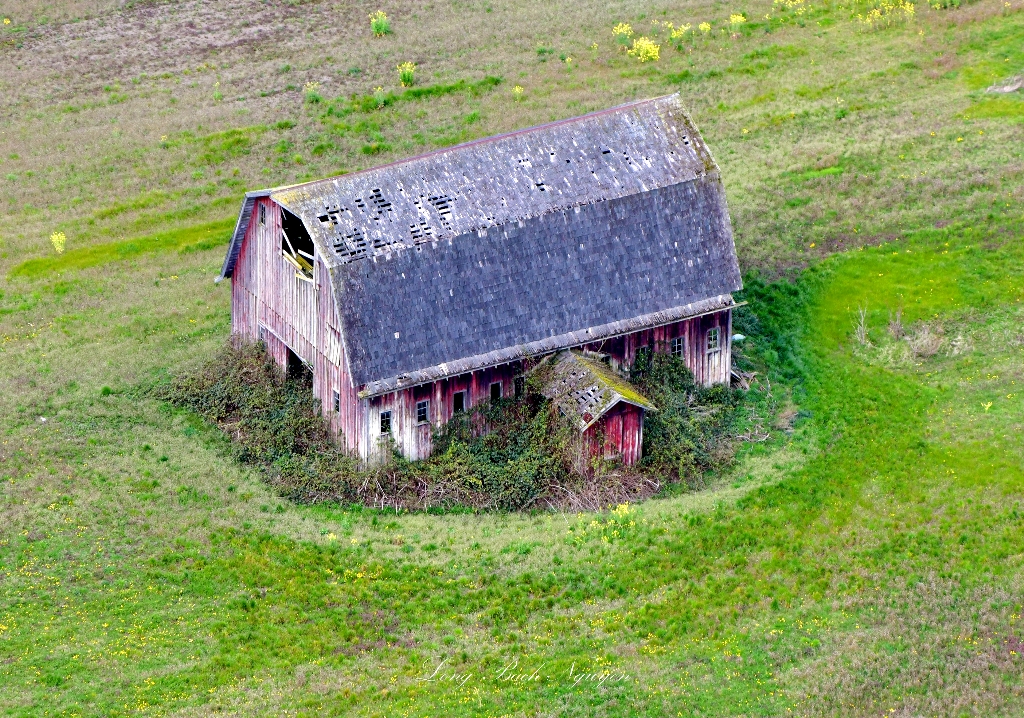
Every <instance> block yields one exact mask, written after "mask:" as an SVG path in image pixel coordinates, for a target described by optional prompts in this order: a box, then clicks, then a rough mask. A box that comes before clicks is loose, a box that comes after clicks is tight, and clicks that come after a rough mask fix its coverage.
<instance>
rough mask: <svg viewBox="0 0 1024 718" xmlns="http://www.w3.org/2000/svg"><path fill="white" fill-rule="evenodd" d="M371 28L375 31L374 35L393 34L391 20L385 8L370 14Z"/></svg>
mask: <svg viewBox="0 0 1024 718" xmlns="http://www.w3.org/2000/svg"><path fill="white" fill-rule="evenodd" d="M370 29H371V30H372V31H373V35H374V37H384V36H385V35H390V34H391V20H390V19H388V15H387V13H386V12H384V11H383V10H378V11H377V12H375V13H373V15H370Z"/></svg>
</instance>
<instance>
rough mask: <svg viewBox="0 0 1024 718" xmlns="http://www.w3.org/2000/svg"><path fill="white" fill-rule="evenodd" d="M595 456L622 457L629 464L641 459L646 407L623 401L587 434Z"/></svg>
mask: <svg viewBox="0 0 1024 718" xmlns="http://www.w3.org/2000/svg"><path fill="white" fill-rule="evenodd" d="M584 438H585V440H586V442H587V445H588V446H589V448H590V452H591V455H592V456H597V455H599V454H602V455H603V456H604V457H605V458H607V459H612V458H615V457H618V458H620V459H621V460H622V463H623V464H625V465H626V466H633V465H634V464H636V462H638V461H640V450H641V448H642V446H643V443H644V410H643V409H641V408H640V407H638V406H634V405H632V404H626V403H625V402H620V403H619V404H618V405H617V406H615V407H614V408H613V409H611V411H609V412H608V413H607V414H605V415H604V416H602V417H601V418H600V419H599V420H598V422H597V423H596V424H594V425H593V426H592V427H590V428H589V429H587V431H586V433H585V434H584Z"/></svg>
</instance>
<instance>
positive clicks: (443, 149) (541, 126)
mask: <svg viewBox="0 0 1024 718" xmlns="http://www.w3.org/2000/svg"><path fill="white" fill-rule="evenodd" d="M678 95H679V93H678V92H673V93H670V94H668V95H658V96H657V97H648V98H645V99H643V100H633V101H632V102H626V103H624V104H621V105H616V106H615V107H606V108H605V109H603V110H594V111H593V112H588V113H587V114H585V115H574V116H572V117H563V118H562V119H560V120H552V121H551V122H544V123H542V124H539V125H532V126H531V127H523V128H521V129H518V130H509V131H508V132H502V133H501V134H497V135H488V136H487V137H478V138H477V139H475V140H470V141H469V142H461V143H459V144H457V145H451V146H449V147H439V148H437V149H436V150H431V151H430V152H424V153H422V154H419V155H413V156H412V157H405V158H403V159H399V160H395V161H393V162H388V163H387V164H383V165H374V166H373V167H366V168H364V169H361V170H356V171H355V172H344V173H342V174H339V175H332V176H330V177H321V178H320V179H315V180H309V181H307V182H298V183H296V184H290V185H284V186H281V187H272V188H269V189H266V190H258V191H260V192H268V193H269V192H283V191H286V190H295V189H299V188H301V187H308V186H310V185H316V184H319V183H321V182H331V181H332V180H336V179H341V178H342V177H345V178H349V177H358V176H359V175H362V174H365V173H368V172H376V171H377V170H382V169H386V168H388V167H396V166H399V165H404V164H410V163H412V162H416V161H418V160H423V159H427V158H428V157H434V156H435V155H440V154H445V153H447V152H454V151H456V150H461V149H464V148H467V147H475V146H477V145H483V144H490V143H492V142H496V141H498V140H504V139H508V138H510V137H516V136H518V135H525V134H529V133H531V132H537V131H540V130H547V129H551V128H552V127H559V126H561V125H565V124H570V123H575V122H579V121H580V120H586V119H589V118H592V117H600V116H602V115H610V114H613V113H615V112H621V111H622V110H626V109H628V108H630V107H636V106H638V105H646V104H650V103H654V102H658V101H659V100H664V99H666V98H669V97H675V96H678Z"/></svg>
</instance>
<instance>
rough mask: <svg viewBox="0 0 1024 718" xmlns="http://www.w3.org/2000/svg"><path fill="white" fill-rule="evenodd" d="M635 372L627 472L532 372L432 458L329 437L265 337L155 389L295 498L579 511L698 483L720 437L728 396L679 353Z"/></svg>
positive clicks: (458, 420)
mask: <svg viewBox="0 0 1024 718" xmlns="http://www.w3.org/2000/svg"><path fill="white" fill-rule="evenodd" d="M636 377H637V379H638V381H640V382H641V386H642V387H643V390H644V391H645V392H647V393H648V395H649V396H650V398H651V399H652V400H654V401H655V402H656V403H657V404H658V407H659V411H658V412H653V413H649V414H648V415H647V420H646V421H645V424H644V450H645V452H648V456H647V457H645V459H644V462H643V466H642V467H640V468H632V469H627V468H624V467H622V466H620V465H618V463H617V462H615V461H609V460H603V459H592V458H591V457H590V455H589V453H588V452H587V450H586V449H585V444H584V441H583V438H582V437H581V436H580V434H579V432H578V430H577V429H575V428H574V427H572V426H570V425H569V423H568V422H566V421H564V420H563V419H562V418H561V416H560V415H559V413H558V411H557V409H556V408H555V407H554V406H553V405H552V404H551V403H550V402H548V401H547V400H546V399H545V398H544V397H543V396H541V395H540V394H539V393H538V391H537V386H538V382H539V381H540V378H539V377H538V376H536V375H534V376H531V377H530V380H529V381H528V382H527V384H526V391H525V392H524V396H522V397H519V398H515V399H513V398H508V399H502V400H500V401H498V402H495V403H493V404H491V403H485V404H481V405H478V406H476V407H474V408H473V410H471V411H469V412H466V413H464V414H460V415H458V416H456V417H455V418H454V419H453V420H451V421H449V422H448V423H447V424H445V425H444V426H443V427H440V428H439V429H438V430H437V431H436V432H435V434H434V436H433V446H434V452H433V455H432V456H431V457H430V458H429V459H426V460H424V461H415V462H412V461H408V460H406V459H404V458H403V457H402V456H401V455H399V454H398V453H397V452H392V453H391V455H390V456H389V457H388V459H387V460H386V461H383V462H380V463H377V464H372V465H366V464H363V463H362V462H360V461H359V460H358V459H357V458H356V457H354V456H352V455H351V454H349V453H348V452H347V451H345V450H344V449H342V448H341V447H340V446H339V445H338V444H336V443H335V442H334V437H333V436H332V435H331V432H330V430H329V428H328V425H327V423H326V422H325V421H324V419H323V417H322V415H321V413H320V406H319V404H318V402H317V401H316V400H315V399H314V398H313V395H312V391H311V388H312V387H311V384H310V383H309V379H308V378H306V379H303V378H302V377H291V378H289V377H286V376H285V374H284V373H283V372H282V370H281V369H280V368H279V367H278V366H277V364H276V363H275V362H274V360H273V359H272V358H270V357H269V356H268V355H267V354H266V352H265V351H264V348H263V346H262V344H253V343H250V342H245V341H241V340H237V339H236V340H233V341H232V342H231V343H229V344H228V345H227V346H225V347H224V348H223V349H222V350H221V351H220V352H219V353H218V354H217V355H216V356H215V357H213V358H212V359H211V360H210V361H209V362H207V363H206V364H204V365H203V366H201V367H198V368H197V369H195V370H194V371H191V372H186V373H183V374H182V375H180V376H179V377H177V378H176V379H174V380H172V381H171V382H169V383H168V384H166V385H163V386H161V387H159V388H158V389H157V395H158V396H159V397H160V398H163V399H164V400H167V401H170V402H172V403H174V404H176V405H178V406H182V407H186V408H188V409H190V410H192V411H195V412H196V413H198V414H200V415H202V416H203V417H205V418H206V419H208V420H209V421H211V422H214V423H216V424H217V425H218V426H219V427H220V428H221V429H222V430H223V431H225V432H226V433H227V434H228V435H229V436H230V437H231V438H232V440H233V446H234V449H233V451H234V454H235V457H236V458H237V459H238V460H240V461H243V462H246V463H249V464H253V465H256V466H258V467H260V468H262V469H263V472H264V474H265V476H266V477H267V480H268V482H269V483H270V484H271V485H272V486H273V487H275V488H276V489H277V490H278V491H279V492H280V493H281V495H282V496H284V497H286V498H290V499H292V500H295V501H303V502H317V501H336V502H343V503H362V504H366V505H369V506H378V507H394V508H404V509H416V510H431V509H442V510H452V509H455V508H457V507H460V506H463V507H471V508H473V509H481V510H499V511H513V510H522V509H528V508H534V507H536V508H548V509H556V508H557V509H569V510H573V511H582V510H597V509H601V508H603V507H605V506H610V505H616V504H622V503H624V502H629V501H637V500H641V499H644V498H647V497H649V496H651V495H652V494H654V493H655V492H657V491H658V490H659V489H660V487H661V486H662V484H663V480H662V479H663V477H664V476H666V474H667V475H669V476H671V477H673V478H675V477H681V478H683V479H685V480H686V481H687V482H688V484H689V485H691V486H695V485H699V484H700V483H701V482H700V473H701V472H702V471H705V470H707V469H710V468H713V467H714V465H715V462H714V460H713V458H712V457H713V456H715V455H717V454H716V453H715V452H716V451H717V450H718V449H720V448H721V447H722V446H724V444H722V443H721V442H720V441H719V437H718V436H717V435H716V434H715V432H716V431H718V432H721V431H722V430H724V429H725V428H727V427H728V425H729V422H730V419H731V417H732V413H733V412H732V409H733V408H734V407H735V405H736V402H737V400H738V399H737V395H736V394H734V393H733V392H731V391H730V390H729V389H727V388H725V387H719V388H717V389H701V388H698V387H695V386H694V384H693V378H692V376H691V375H690V374H689V372H688V371H687V370H686V368H685V366H684V365H683V364H682V362H681V360H679V359H675V358H672V357H665V356H662V355H657V356H655V357H653V358H652V357H650V356H647V355H644V356H643V357H642V358H641V360H640V361H639V362H638V363H637V371H636ZM644 469H646V471H645V470H644Z"/></svg>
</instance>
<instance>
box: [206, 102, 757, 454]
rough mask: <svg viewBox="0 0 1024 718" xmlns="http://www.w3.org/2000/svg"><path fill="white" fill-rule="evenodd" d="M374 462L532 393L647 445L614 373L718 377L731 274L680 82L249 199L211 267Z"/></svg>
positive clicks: (633, 447)
mask: <svg viewBox="0 0 1024 718" xmlns="http://www.w3.org/2000/svg"><path fill="white" fill-rule="evenodd" d="M224 278H230V279H231V292H232V302H231V312H232V317H231V319H232V331H233V332H234V333H235V334H237V335H239V336H242V337H247V338H250V339H252V340H259V341H262V342H263V343H264V344H265V346H266V348H267V350H268V352H269V353H270V354H271V355H272V356H273V357H274V358H275V359H276V360H277V361H278V362H279V363H280V364H281V366H282V367H286V368H287V369H289V370H290V371H303V370H305V371H309V372H311V373H312V379H313V382H312V383H313V392H314V393H315V395H316V397H317V398H318V399H319V400H320V402H321V406H322V408H323V412H324V416H325V417H326V418H327V420H328V421H329V422H330V425H331V427H332V429H333V430H334V431H335V432H337V435H338V437H339V441H340V442H342V443H343V444H344V445H346V446H347V447H348V448H349V449H350V450H352V451H353V452H356V453H357V454H358V455H359V456H361V457H363V458H365V459H373V458H374V457H377V456H381V455H383V453H384V452H386V451H389V450H390V446H391V445H392V442H393V444H394V445H395V446H396V447H397V448H398V449H399V450H400V451H401V452H402V453H403V454H404V455H405V456H406V457H408V458H410V459H421V458H425V457H426V456H428V455H429V454H430V451H431V441H432V432H433V430H434V429H435V428H437V427H438V426H440V425H442V424H443V423H444V422H446V421H448V420H449V419H450V418H451V417H452V416H453V415H454V414H455V413H457V412H461V411H467V410H469V409H470V408H471V407H473V406H476V405H478V404H479V403H481V402H490V401H496V400H499V399H501V398H503V397H508V396H512V395H514V394H516V393H518V392H521V391H522V389H523V377H524V375H525V374H526V373H527V372H529V371H531V370H533V369H534V368H535V367H537V366H539V365H540V364H541V363H546V364H548V365H552V367H553V369H549V370H548V371H547V373H546V375H545V376H548V377H550V379H549V381H550V385H548V386H546V388H545V390H544V393H545V394H547V395H548V396H549V397H550V398H551V399H552V400H553V401H555V402H556V403H557V405H558V406H559V408H560V410H561V411H562V412H563V413H564V414H566V415H567V416H568V417H569V418H570V420H571V421H573V422H575V424H576V425H577V426H578V427H579V429H580V431H581V432H582V433H584V434H585V435H586V436H588V437H589V438H590V439H591V444H592V445H593V446H594V450H595V451H602V452H604V453H605V454H607V455H615V454H618V455H619V456H621V458H622V460H623V462H624V463H626V464H631V463H634V462H635V461H637V460H638V459H639V458H640V451H641V447H642V443H643V439H642V431H643V416H644V412H645V411H652V410H656V409H657V407H655V406H654V405H653V404H652V403H651V402H650V401H649V400H647V399H646V398H644V397H643V396H641V395H640V394H639V393H638V392H637V391H636V390H635V389H634V388H632V387H631V386H630V385H629V382H628V381H627V380H626V376H627V373H628V370H629V368H630V367H631V365H632V363H633V361H634V360H635V358H636V356H637V353H638V352H639V351H643V350H650V351H657V352H670V353H672V354H675V355H677V356H679V357H681V358H683V360H684V361H685V362H686V364H687V366H689V368H690V369H691V370H692V371H693V373H694V376H695V378H696V380H697V381H699V382H702V383H704V384H708V385H710V384H714V383H724V382H728V381H729V378H730V363H731V322H732V309H733V308H734V307H735V306H736V304H735V302H734V300H733V297H732V293H733V292H736V291H738V290H739V289H740V288H741V286H742V284H741V280H740V272H739V267H738V264H737V260H736V250H735V246H734V244H733V237H732V228H731V224H730V220H729V213H728V208H727V206H726V201H725V191H724V188H723V185H722V179H721V176H720V172H719V169H718V166H717V165H716V163H715V161H714V159H713V158H712V156H711V153H710V151H709V150H708V148H707V146H706V145H705V144H704V141H703V140H702V138H701V136H700V134H699V133H698V132H697V129H696V128H695V127H694V125H693V123H692V121H691V119H690V118H689V116H688V115H687V113H686V112H685V110H684V109H683V106H682V104H681V102H680V99H679V96H678V95H671V96H667V97H660V98H655V99H650V100H642V101H638V102H632V103H629V104H626V105H622V106H620V107H615V108H612V109H608V110H604V111H600V112H594V113H592V114H588V115H584V116H582V117H577V118H573V119H568V120H562V121H559V122H552V123H550V124H546V125H541V126H538V127H533V128H529V129H525V130H520V131H517V132H511V133H508V134H503V135H498V136H495V137H488V138H486V139H481V140H477V141H474V142H470V143H467V144H463V145H459V146H456V147H452V148H449V149H444V150H439V151H436V152H432V153H430V154H426V155H422V156H419V157H414V158H411V159H407V160H402V161H400V162H395V163H393V164H389V165H385V166H381V167H376V168H372V169H368V170H363V171H360V172H354V173H351V174H345V175H342V176H339V177H332V178H329V179H324V180H319V181H315V182H308V183H304V184H299V185H293V186H288V187H280V188H276V189H268V190H262V191H256V192H249V193H248V194H246V196H245V199H244V201H243V204H242V208H241V212H240V214H239V217H238V223H237V226H236V228H235V232H234V234H233V236H232V240H231V245H230V248H229V250H228V253H227V257H226V258H225V261H224V266H223V269H222V271H221V274H220V277H219V278H218V281H220V280H222V279H224Z"/></svg>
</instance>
